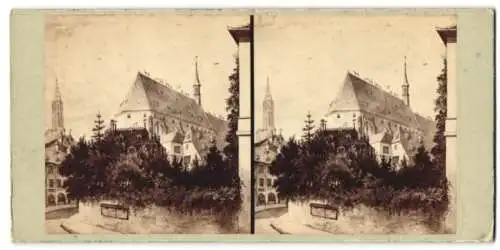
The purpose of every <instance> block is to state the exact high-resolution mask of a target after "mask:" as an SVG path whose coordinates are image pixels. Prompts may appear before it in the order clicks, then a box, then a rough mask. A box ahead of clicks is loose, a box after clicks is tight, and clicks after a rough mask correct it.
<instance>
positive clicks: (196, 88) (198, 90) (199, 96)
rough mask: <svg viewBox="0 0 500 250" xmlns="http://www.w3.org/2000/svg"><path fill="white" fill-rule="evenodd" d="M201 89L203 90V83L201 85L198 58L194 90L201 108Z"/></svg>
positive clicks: (196, 58)
mask: <svg viewBox="0 0 500 250" xmlns="http://www.w3.org/2000/svg"><path fill="white" fill-rule="evenodd" d="M200 88H201V83H200V76H199V74H198V57H195V59H194V85H193V90H194V93H193V95H194V98H195V99H196V103H198V105H200V106H201V93H200Z"/></svg>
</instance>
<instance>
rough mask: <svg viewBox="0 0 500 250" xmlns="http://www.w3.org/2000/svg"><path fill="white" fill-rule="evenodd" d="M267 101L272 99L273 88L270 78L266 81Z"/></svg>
mask: <svg viewBox="0 0 500 250" xmlns="http://www.w3.org/2000/svg"><path fill="white" fill-rule="evenodd" d="M266 99H272V96H271V87H270V86H269V76H268V77H267V79H266Z"/></svg>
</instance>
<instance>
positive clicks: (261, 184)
mask: <svg viewBox="0 0 500 250" xmlns="http://www.w3.org/2000/svg"><path fill="white" fill-rule="evenodd" d="M263 186H264V178H260V179H259V187H263Z"/></svg>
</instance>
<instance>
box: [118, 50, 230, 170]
mask: <svg viewBox="0 0 500 250" xmlns="http://www.w3.org/2000/svg"><path fill="white" fill-rule="evenodd" d="M194 75H195V77H194V83H193V89H194V91H193V98H192V97H190V96H188V95H187V94H184V93H181V92H179V91H176V90H174V89H173V88H172V87H170V85H168V83H164V82H163V81H162V80H157V79H153V78H152V77H151V76H149V74H147V73H142V72H139V73H138V74H137V77H136V79H135V82H134V84H133V85H132V87H131V88H130V90H129V93H128V94H127V96H126V97H125V100H124V101H123V102H122V103H121V104H120V108H119V110H118V112H117V113H116V115H115V116H114V117H113V120H112V122H114V123H115V125H116V127H117V128H118V129H127V128H146V129H147V130H148V132H149V133H150V134H151V135H153V136H157V137H158V138H159V140H160V142H161V144H162V145H163V146H164V147H165V149H166V151H167V154H168V155H169V157H171V160H173V159H176V160H182V162H183V164H186V165H187V166H188V167H191V166H192V165H193V163H194V161H198V162H199V163H202V162H203V161H204V156H205V155H206V153H207V152H208V149H209V147H210V145H211V143H215V144H216V146H217V147H218V148H219V149H222V148H223V146H224V143H225V135H226V131H227V123H226V121H225V120H224V119H223V118H222V117H218V116H215V115H213V114H210V113H208V112H205V111H204V110H203V108H202V105H201V102H202V99H201V83H200V77H199V74H198V61H197V60H196V61H195V72H194Z"/></svg>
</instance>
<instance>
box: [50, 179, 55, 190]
mask: <svg viewBox="0 0 500 250" xmlns="http://www.w3.org/2000/svg"><path fill="white" fill-rule="evenodd" d="M49 188H54V180H52V179H50V180H49Z"/></svg>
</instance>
